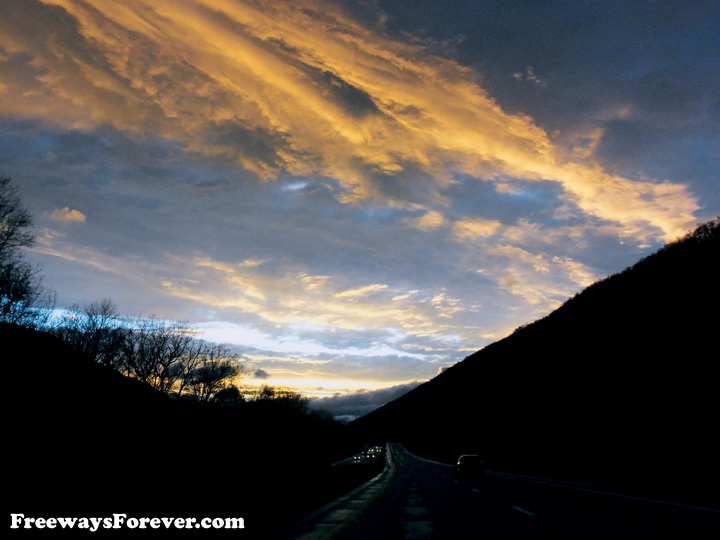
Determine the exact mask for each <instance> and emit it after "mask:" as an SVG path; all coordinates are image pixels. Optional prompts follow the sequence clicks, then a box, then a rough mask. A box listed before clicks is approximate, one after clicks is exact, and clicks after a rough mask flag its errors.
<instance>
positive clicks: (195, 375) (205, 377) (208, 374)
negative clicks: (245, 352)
mask: <svg viewBox="0 0 720 540" xmlns="http://www.w3.org/2000/svg"><path fill="white" fill-rule="evenodd" d="M241 373H242V366H241V365H240V363H239V362H238V361H237V357H236V356H235V355H232V354H230V352H229V351H228V350H227V348H226V347H225V346H224V345H213V346H211V347H209V348H208V349H207V350H206V351H205V353H204V354H203V355H202V361H201V363H200V365H199V366H198V367H196V368H195V369H194V370H193V371H192V373H191V376H190V380H189V381H188V389H189V390H190V393H191V394H192V395H194V396H195V397H196V398H197V399H198V400H199V401H203V402H206V401H209V400H210V398H212V397H213V396H214V395H215V394H216V393H217V392H218V391H220V390H222V389H223V388H226V387H227V386H230V385H231V384H232V383H233V381H234V380H235V379H236V378H237V377H238V376H239V375H240V374H241Z"/></svg>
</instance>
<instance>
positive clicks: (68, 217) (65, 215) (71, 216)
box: [50, 206, 85, 223]
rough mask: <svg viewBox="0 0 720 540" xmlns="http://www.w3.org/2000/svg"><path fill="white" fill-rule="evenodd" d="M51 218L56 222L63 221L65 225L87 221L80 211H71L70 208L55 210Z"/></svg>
mask: <svg viewBox="0 0 720 540" xmlns="http://www.w3.org/2000/svg"><path fill="white" fill-rule="evenodd" d="M50 217H51V218H52V219H54V220H55V221H61V222H64V223H71V222H80V223H82V222H83V221H85V215H84V214H83V213H82V212H80V211H79V210H70V208H69V207H67V206H66V207H65V208H58V209H57V210H54V211H53V213H52V214H50Z"/></svg>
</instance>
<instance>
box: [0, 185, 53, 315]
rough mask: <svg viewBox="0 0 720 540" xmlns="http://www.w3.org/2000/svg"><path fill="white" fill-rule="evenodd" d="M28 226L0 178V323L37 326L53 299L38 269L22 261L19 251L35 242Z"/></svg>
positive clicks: (11, 189)
mask: <svg viewBox="0 0 720 540" xmlns="http://www.w3.org/2000/svg"><path fill="white" fill-rule="evenodd" d="M32 224H33V221H32V217H31V215H30V213H29V212H28V211H27V209H26V208H25V207H24V206H23V204H22V201H21V200H20V197H18V195H17V191H16V189H15V187H14V186H13V185H11V184H10V179H9V178H8V177H5V176H0V321H5V322H12V323H17V324H23V325H27V326H39V325H42V324H43V323H45V322H46V321H47V318H48V317H49V314H50V309H49V308H51V307H52V305H53V304H54V301H55V296H54V293H53V292H51V291H50V290H48V289H46V288H45V287H43V285H42V279H41V277H40V272H39V270H38V269H36V268H33V267H32V266H31V265H30V264H28V263H27V262H25V261H24V260H23V258H22V253H21V249H22V248H25V247H30V246H32V245H33V244H34V242H35V237H34V236H33V234H32V232H31V231H30V229H31V227H32Z"/></svg>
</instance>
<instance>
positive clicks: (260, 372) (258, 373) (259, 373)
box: [253, 369, 270, 379]
mask: <svg viewBox="0 0 720 540" xmlns="http://www.w3.org/2000/svg"><path fill="white" fill-rule="evenodd" d="M269 378H270V374H269V373H268V372H267V371H265V370H264V369H256V370H255V371H254V372H253V379H269Z"/></svg>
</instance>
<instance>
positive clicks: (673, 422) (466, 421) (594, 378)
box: [350, 219, 720, 481]
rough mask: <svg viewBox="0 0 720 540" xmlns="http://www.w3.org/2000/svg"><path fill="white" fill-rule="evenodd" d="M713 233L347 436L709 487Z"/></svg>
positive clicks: (525, 331) (527, 465)
mask: <svg viewBox="0 0 720 540" xmlns="http://www.w3.org/2000/svg"><path fill="white" fill-rule="evenodd" d="M719 228H720V220H718V219H716V220H714V221H712V222H710V223H708V224H705V225H703V226H701V227H699V228H698V229H697V230H696V231H695V232H694V233H692V234H690V235H688V236H687V237H685V238H684V239H682V240H680V241H677V242H675V243H671V244H669V245H667V246H665V247H664V248H663V249H661V250H660V251H658V252H657V253H655V254H653V255H651V256H649V257H647V258H645V259H643V260H641V261H640V262H638V263H637V264H635V265H634V266H633V267H631V268H629V269H627V270H625V271H623V272H622V273H620V274H617V275H613V276H611V277H609V278H607V279H604V280H602V281H600V282H598V283H595V284H594V285H592V286H590V287H588V288H587V289H586V290H584V291H583V292H582V293H580V294H578V295H576V296H575V297H574V298H572V299H570V300H568V301H567V302H566V303H565V304H564V305H563V306H561V307H560V308H558V309H557V310H556V311H554V312H553V313H552V314H550V315H548V316H547V317H545V318H543V319H541V320H538V321H537V322H535V323H533V324H530V325H527V326H524V327H521V328H519V329H518V330H516V331H515V332H514V333H513V334H512V335H510V336H508V337H507V338H505V339H503V340H501V341H499V342H497V343H494V344H492V345H489V346H487V347H485V348H484V349H483V350H481V351H479V352H477V353H475V354H473V355H472V356H470V357H468V358H466V359H465V360H464V361H462V362H460V363H458V364H456V365H455V366H453V367H452V368H450V369H448V370H446V371H445V372H443V373H442V374H441V375H439V376H437V377H435V378H434V379H432V380H431V381H429V382H427V383H426V384H424V385H422V386H420V387H418V388H416V389H415V390H413V391H411V392H410V393H408V394H407V395H405V396H404V397H402V398H400V399H398V400H396V401H394V402H391V403H389V404H388V405H386V406H385V407H382V408H380V409H378V410H376V411H374V412H373V413H370V414H369V415H367V416H365V417H362V418H360V419H358V420H357V421H355V422H353V423H352V424H350V426H351V427H352V428H353V429H354V430H356V431H357V432H359V433H362V434H363V435H364V436H367V437H372V438H375V437H378V436H380V437H384V438H386V439H399V440H403V441H405V442H406V443H407V444H408V445H409V446H410V447H411V448H414V449H415V450H417V451H420V452H422V453H425V454H427V455H431V456H435V457H440V458H444V459H448V460H449V459H451V458H452V457H456V456H457V455H458V454H459V453H461V452H477V453H480V454H483V455H484V456H485V457H486V458H488V459H489V460H490V461H491V463H492V464H493V465H494V466H495V467H498V468H505V469H515V470H526V471H535V472H545V473H552V472H565V473H568V472H573V471H574V472H583V473H592V474H595V475H598V474H602V475H605V476H613V475H615V476H625V477H629V476H633V477H642V476H643V475H644V476H645V479H647V478H648V477H649V476H658V477H662V476H667V477H668V478H670V477H673V478H676V477H680V476H685V477H686V480H689V481H694V480H698V481H699V480H701V479H703V480H705V479H709V478H710V476H711V475H715V476H716V477H717V471H718V465H717V460H718V456H719V455H720V445H719V444H718V442H717V438H716V432H717V418H718V413H720V408H719V405H718V403H719V400H718V378H717V374H716V372H717V365H718V362H719V358H720V356H719V355H718V344H717V343H718V342H717V339H718V338H717V336H718V333H717V328H718V306H719V305H720V285H719V284H718V265H717V261H718V259H719V257H718V256H719V255H720V235H719V233H718V229H719ZM493 465H491V466H493ZM676 479H678V478H676Z"/></svg>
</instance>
